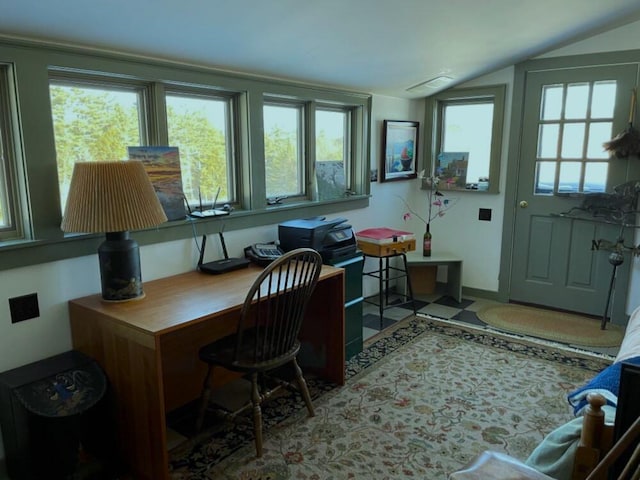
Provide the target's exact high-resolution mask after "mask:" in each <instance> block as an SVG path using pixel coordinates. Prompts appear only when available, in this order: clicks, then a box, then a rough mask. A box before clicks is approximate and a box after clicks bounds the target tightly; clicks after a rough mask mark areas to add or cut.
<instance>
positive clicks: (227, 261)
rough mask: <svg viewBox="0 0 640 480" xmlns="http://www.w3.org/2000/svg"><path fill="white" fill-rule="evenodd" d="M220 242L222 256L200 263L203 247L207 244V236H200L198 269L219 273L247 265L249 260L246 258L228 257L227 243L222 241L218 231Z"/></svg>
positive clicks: (202, 257) (222, 237)
mask: <svg viewBox="0 0 640 480" xmlns="http://www.w3.org/2000/svg"><path fill="white" fill-rule="evenodd" d="M218 235H220V243H221V244H222V252H223V253H224V258H223V259H222V260H214V261H213V262H207V263H202V261H203V259H204V247H205V245H206V244H207V236H206V235H203V236H202V247H201V248H200V258H199V259H198V270H199V271H201V272H203V273H210V274H213V275H218V274H220V273H226V272H231V271H233V270H239V269H241V268H246V267H247V266H248V265H249V260H248V259H246V258H229V254H228V253H227V245H226V244H225V243H224V236H223V235H222V232H220V233H219V234H218Z"/></svg>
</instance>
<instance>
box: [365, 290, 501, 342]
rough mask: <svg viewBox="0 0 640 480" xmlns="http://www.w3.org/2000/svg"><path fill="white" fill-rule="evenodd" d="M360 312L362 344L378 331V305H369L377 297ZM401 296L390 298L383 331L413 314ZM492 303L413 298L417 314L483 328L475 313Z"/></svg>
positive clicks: (436, 296) (434, 296) (436, 295)
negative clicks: (361, 315)
mask: <svg viewBox="0 0 640 480" xmlns="http://www.w3.org/2000/svg"><path fill="white" fill-rule="evenodd" d="M367 300H368V302H365V304H364V308H363V318H362V323H363V327H364V338H365V340H366V339H367V338H369V337H371V336H373V335H375V334H376V333H378V332H379V331H380V330H381V325H380V312H379V309H378V307H377V305H373V304H372V303H369V302H375V303H377V301H378V296H377V295H375V296H373V297H369V298H368V299H367ZM402 301H403V297H402V296H401V295H393V294H390V296H389V303H388V305H389V306H388V307H387V308H385V310H384V311H383V318H382V329H385V328H387V327H390V326H391V325H393V324H394V323H395V322H397V321H399V320H402V319H403V318H406V317H407V316H408V315H410V314H411V313H413V309H412V305H411V302H408V303H402ZM492 303H495V302H492V301H490V300H481V299H472V298H463V299H462V302H461V303H458V302H456V301H455V300H454V299H452V298H451V297H449V296H443V295H442V294H441V293H433V294H429V295H417V296H416V298H415V304H416V311H417V312H418V313H426V314H429V315H433V316H435V317H440V318H446V319H449V320H457V321H460V322H465V323H469V324H472V325H477V326H485V325H486V324H485V323H484V322H483V321H482V320H480V319H479V318H478V316H477V315H476V312H477V311H478V310H479V309H480V308H482V307H484V306H486V305H488V304H492Z"/></svg>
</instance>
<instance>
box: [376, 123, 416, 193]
mask: <svg viewBox="0 0 640 480" xmlns="http://www.w3.org/2000/svg"><path fill="white" fill-rule="evenodd" d="M418 126H419V123H418V122H407V121H398V120H385V121H384V126H383V132H382V162H381V165H380V172H379V179H380V181H381V182H389V181H393V180H407V179H410V178H416V177H417V176H418V172H417V167H416V163H417V159H418Z"/></svg>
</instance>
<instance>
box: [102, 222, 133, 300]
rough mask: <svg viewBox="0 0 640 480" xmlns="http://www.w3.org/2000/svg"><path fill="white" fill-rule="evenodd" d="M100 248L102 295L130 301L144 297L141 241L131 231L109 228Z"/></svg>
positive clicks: (108, 298) (106, 297)
mask: <svg viewBox="0 0 640 480" xmlns="http://www.w3.org/2000/svg"><path fill="white" fill-rule="evenodd" d="M106 237H107V239H106V240H105V241H104V242H103V243H102V244H101V245H100V247H99V248H98V260H99V262H100V278H101V281H102V299H103V300H105V301H107V302H126V301H129V300H137V299H141V298H143V297H144V291H143V290H142V273H141V270H140V249H139V248H138V243H137V242H136V241H135V240H133V239H131V238H129V232H108V233H107V234H106Z"/></svg>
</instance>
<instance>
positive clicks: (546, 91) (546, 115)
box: [540, 85, 562, 120]
mask: <svg viewBox="0 0 640 480" xmlns="http://www.w3.org/2000/svg"><path fill="white" fill-rule="evenodd" d="M541 110H542V111H541V114H540V118H541V119H542V120H560V114H561V113H562V85H545V86H544V87H543V88H542V109H541Z"/></svg>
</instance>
